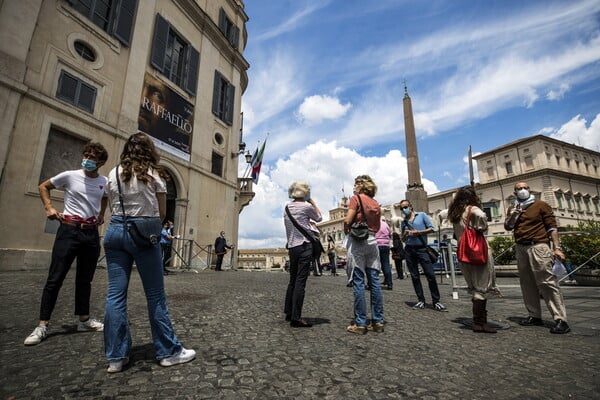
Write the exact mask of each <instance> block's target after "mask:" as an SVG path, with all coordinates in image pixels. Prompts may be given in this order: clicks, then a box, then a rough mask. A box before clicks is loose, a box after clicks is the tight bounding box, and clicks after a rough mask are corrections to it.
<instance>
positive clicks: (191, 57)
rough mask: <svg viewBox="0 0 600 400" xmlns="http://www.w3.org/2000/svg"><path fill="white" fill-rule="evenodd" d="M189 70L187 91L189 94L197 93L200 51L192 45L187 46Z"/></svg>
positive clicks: (186, 76) (186, 78) (186, 82)
mask: <svg viewBox="0 0 600 400" xmlns="http://www.w3.org/2000/svg"><path fill="white" fill-rule="evenodd" d="M187 55H188V60H187V63H186V64H187V70H186V72H185V91H186V92H188V93H189V94H192V95H195V94H196V85H198V66H199V63H200V53H198V51H197V50H196V49H195V48H193V47H192V46H191V45H188V46H187Z"/></svg>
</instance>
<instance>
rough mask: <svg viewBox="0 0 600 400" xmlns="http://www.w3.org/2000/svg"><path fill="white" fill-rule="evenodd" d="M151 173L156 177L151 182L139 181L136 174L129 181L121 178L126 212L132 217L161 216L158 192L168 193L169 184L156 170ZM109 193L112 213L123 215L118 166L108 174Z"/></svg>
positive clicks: (150, 172) (150, 173) (120, 169)
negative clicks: (117, 173) (167, 184)
mask: <svg viewBox="0 0 600 400" xmlns="http://www.w3.org/2000/svg"><path fill="white" fill-rule="evenodd" d="M122 171H123V170H122V168H121V167H119V173H121V172H122ZM149 175H152V176H153V177H154V182H152V183H149V184H145V183H144V182H140V181H138V180H137V178H136V176H135V174H134V175H133V176H132V177H131V179H130V180H129V182H123V179H121V191H122V192H123V206H124V207H125V214H127V215H129V216H131V217H160V213H159V210H158V199H157V198H156V193H166V192H167V186H166V184H165V182H164V181H163V180H162V178H161V177H160V175H158V172H156V171H155V170H150V171H149ZM108 195H109V199H110V208H111V211H112V214H113V215H123V209H122V208H121V203H120V202H119V187H118V186H117V175H116V168H113V169H112V170H111V171H110V173H109V174H108Z"/></svg>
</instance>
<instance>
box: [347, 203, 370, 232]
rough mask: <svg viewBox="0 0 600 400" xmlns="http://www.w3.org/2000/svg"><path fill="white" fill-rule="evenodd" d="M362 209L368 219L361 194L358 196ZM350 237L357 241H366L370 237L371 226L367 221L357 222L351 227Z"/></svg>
mask: <svg viewBox="0 0 600 400" xmlns="http://www.w3.org/2000/svg"><path fill="white" fill-rule="evenodd" d="M357 196H358V202H359V203H360V208H361V209H362V210H363V215H364V216H365V217H366V214H365V212H364V211H365V208H364V207H363V204H362V200H361V199H360V194H357ZM350 236H352V237H353V238H354V239H356V240H366V239H367V238H368V237H369V224H367V222H366V221H355V222H353V223H352V225H350Z"/></svg>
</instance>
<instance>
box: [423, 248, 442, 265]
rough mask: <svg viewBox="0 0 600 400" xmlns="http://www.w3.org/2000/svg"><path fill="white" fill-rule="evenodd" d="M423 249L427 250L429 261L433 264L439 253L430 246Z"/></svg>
mask: <svg viewBox="0 0 600 400" xmlns="http://www.w3.org/2000/svg"><path fill="white" fill-rule="evenodd" d="M425 250H427V255H428V256H429V261H431V263H432V264H435V263H436V262H437V260H438V257H439V256H440V253H438V251H437V250H436V249H434V248H433V247H431V246H427V247H426V248H425Z"/></svg>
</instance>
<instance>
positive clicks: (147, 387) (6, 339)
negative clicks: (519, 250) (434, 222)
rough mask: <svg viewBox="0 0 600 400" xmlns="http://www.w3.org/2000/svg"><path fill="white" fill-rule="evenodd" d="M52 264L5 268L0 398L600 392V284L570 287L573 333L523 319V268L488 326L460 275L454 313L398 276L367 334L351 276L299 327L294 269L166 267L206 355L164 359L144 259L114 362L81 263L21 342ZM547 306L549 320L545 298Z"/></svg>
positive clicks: (0, 281)
mask: <svg viewBox="0 0 600 400" xmlns="http://www.w3.org/2000/svg"><path fill="white" fill-rule="evenodd" d="M45 276H46V272H45V271H41V270H34V271H17V272H0V288H1V290H0V299H1V303H0V304H1V305H2V306H1V307H0V330H1V335H2V336H1V337H2V341H1V351H2V352H1V354H2V360H1V361H2V363H1V367H0V396H1V399H2V400H4V399H38V398H39V399H42V398H43V399H75V398H84V399H295V400H297V399H313V398H316V399H359V398H360V399H484V398H485V399H593V398H600V395H599V393H600V377H599V372H598V371H599V370H600V357H599V356H600V307H599V306H600V288H592V287H564V291H563V293H564V295H565V299H566V304H567V312H568V315H569V323H570V325H571V327H572V333H570V334H568V335H551V334H550V333H549V331H548V329H547V328H543V327H522V326H520V325H518V323H517V322H518V321H519V320H520V318H522V317H524V316H525V315H526V314H525V309H524V306H523V304H522V301H521V295H520V289H519V288H518V285H517V283H518V281H517V280H516V279H515V278H499V284H500V285H501V288H502V291H503V294H504V297H502V298H499V299H493V300H490V301H489V302H488V309H489V312H490V314H489V316H490V317H491V319H493V320H494V321H496V322H498V323H499V324H501V325H504V326H506V328H507V329H503V330H501V331H500V332H499V333H498V334H496V335H486V334H475V333H473V332H471V331H470V330H468V329H465V327H464V325H463V324H461V321H464V320H465V319H469V318H470V316H471V303H470V300H469V297H468V295H467V293H466V292H465V291H463V290H461V291H459V298H458V299H452V290H451V286H450V285H449V280H447V279H444V281H443V284H441V286H440V290H441V292H442V296H443V298H442V301H443V302H444V303H445V304H446V305H447V306H448V308H449V312H447V313H441V312H437V311H434V310H433V309H431V308H428V309H425V310H412V309H411V308H410V305H411V304H412V303H413V302H414V301H415V297H414V292H413V289H412V285H411V282H410V281H409V280H406V279H405V280H394V290H392V291H384V292H383V295H384V311H385V319H386V325H385V332H383V333H380V334H377V333H372V332H370V333H368V334H367V335H365V336H357V335H352V334H349V333H346V331H345V328H346V326H347V325H348V324H349V323H350V322H351V318H352V299H353V297H352V290H351V289H350V288H347V287H346V286H345V278H344V277H342V276H338V277H332V276H327V275H326V276H322V277H313V276H311V277H310V278H309V282H308V287H307V293H306V301H305V308H304V313H303V315H304V316H305V317H306V318H307V319H308V320H309V321H310V322H313V323H314V327H313V328H312V329H293V328H291V327H290V326H289V324H287V323H286V322H284V318H283V317H284V316H283V313H282V303H283V297H284V292H285V287H286V284H287V279H288V274H287V273H284V272H278V273H266V272H244V271H224V272H220V273H219V272H214V271H201V272H200V273H197V274H196V273H192V272H180V273H177V274H175V275H170V276H167V277H166V278H165V279H166V287H167V295H168V303H169V307H170V312H171V318H172V320H173V323H174V326H175V330H176V332H177V335H178V337H179V339H180V340H181V341H182V343H183V344H184V345H185V346H186V347H189V348H193V349H195V350H196V351H197V358H196V360H194V361H192V362H191V363H188V364H183V365H178V366H175V367H170V368H163V367H160V366H159V365H158V364H157V363H156V361H155V360H154V351H153V347H152V344H151V338H150V328H149V325H148V321H147V312H146V306H145V299H144V296H143V294H142V288H141V284H140V280H139V276H138V275H137V274H136V273H135V272H134V274H133V275H132V276H133V278H132V282H131V286H130V289H129V293H130V297H129V317H130V319H131V324H132V335H133V342H134V347H133V352H132V354H131V363H130V364H129V366H127V367H126V368H125V369H124V371H123V372H122V373H119V374H111V375H109V374H107V373H106V362H105V359H104V355H103V337H102V334H101V333H95V332H94V333H87V332H86V333H78V332H75V317H74V316H73V315H72V307H73V280H74V271H71V273H70V274H69V276H68V277H67V280H66V281H65V285H64V287H63V289H62V291H61V294H60V296H59V300H58V305H57V308H56V310H55V313H54V315H53V320H52V324H51V331H50V332H51V333H50V335H49V337H48V339H47V340H45V341H44V342H42V343H41V344H39V345H37V346H31V347H25V346H24V345H23V340H24V339H25V337H26V336H27V335H28V334H29V333H30V332H31V331H32V329H33V328H34V327H35V324H36V323H37V317H38V307H39V300H40V296H41V289H42V286H43V284H44V280H45ZM458 279H459V280H458V282H459V284H462V283H463V281H462V277H461V276H459V277H458ZM422 281H423V283H424V284H425V285H426V282H425V278H424V277H423V278H422ZM106 284H107V283H106V271H105V270H104V269H99V270H98V272H97V275H96V279H95V282H94V287H93V293H92V297H93V302H92V303H93V305H92V308H93V314H94V315H95V316H97V317H99V318H101V317H103V315H104V311H103V307H104V296H105V294H106ZM426 293H428V291H427V289H426ZM428 298H429V297H428ZM543 317H544V319H545V321H546V324H548V325H549V324H550V321H549V315H548V312H547V310H545V309H544V315H543Z"/></svg>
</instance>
